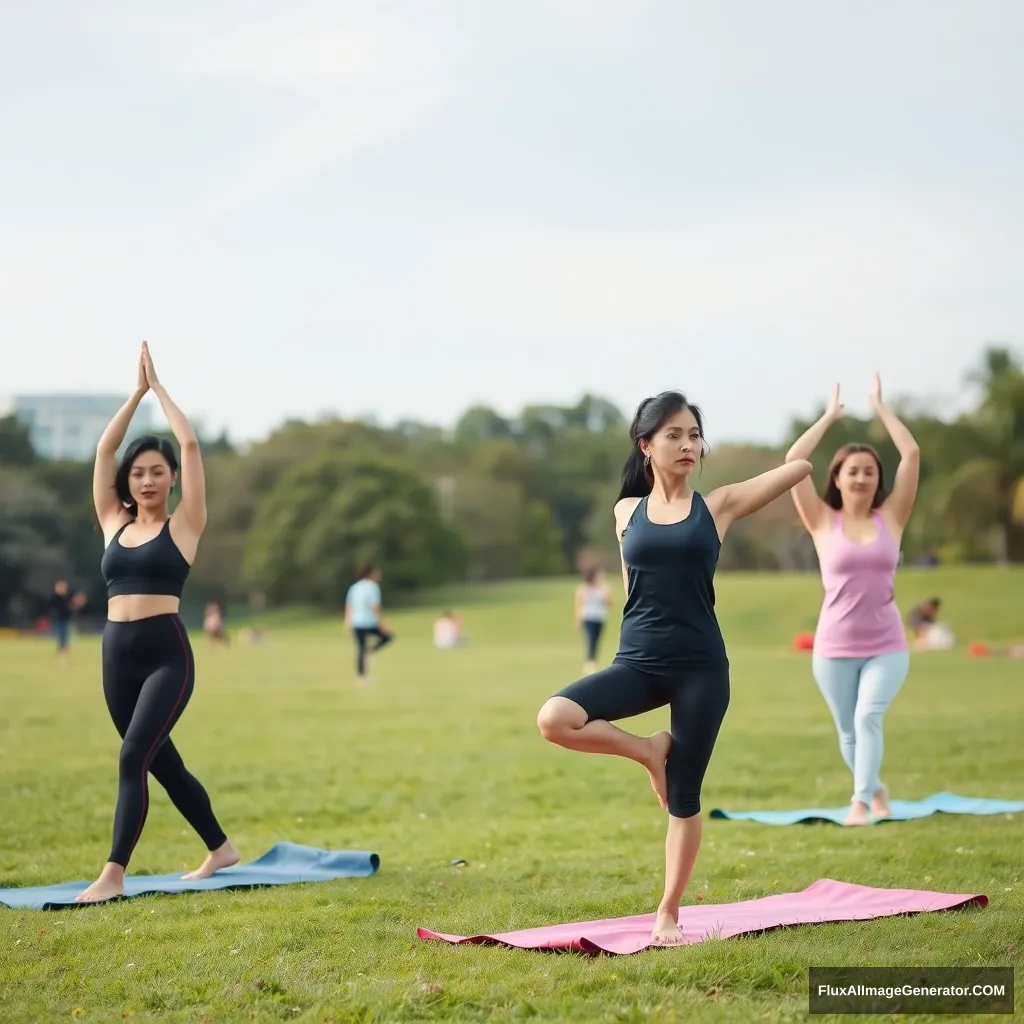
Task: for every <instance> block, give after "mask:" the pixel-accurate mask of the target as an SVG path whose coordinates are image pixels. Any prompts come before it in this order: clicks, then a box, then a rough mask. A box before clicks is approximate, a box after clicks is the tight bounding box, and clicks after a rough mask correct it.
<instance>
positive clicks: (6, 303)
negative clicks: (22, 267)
mask: <svg viewBox="0 0 1024 1024" xmlns="http://www.w3.org/2000/svg"><path fill="white" fill-rule="evenodd" d="M50 290H51V289H50V282H49V280H48V279H47V278H46V277H45V276H44V275H43V274H38V273H24V272H20V273H14V272H12V273H4V272H3V271H0V313H8V312H11V311H13V310H15V309H24V308H25V307H28V306H37V305H39V304H40V303H42V302H44V301H45V300H46V298H47V296H48V295H49V294H50Z"/></svg>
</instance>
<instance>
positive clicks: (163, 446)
mask: <svg viewBox="0 0 1024 1024" xmlns="http://www.w3.org/2000/svg"><path fill="white" fill-rule="evenodd" d="M143 452H159V453H160V454H161V455H162V456H163V457H164V459H165V460H166V461H167V465H168V466H170V468H171V472H172V473H177V472H178V456H177V453H176V452H175V451H174V446H173V445H172V444H171V442H170V441H168V440H167V439H166V438H163V437H156V436H155V435H153V434H144V435H143V436H142V437H137V438H135V440H134V441H132V443H131V444H130V445H128V447H127V448H125V450H124V458H122V459H121V465H120V466H118V467H117V476H115V477H114V489H115V490H116V491H117V497H118V498H119V500H120V502H121V504H122V505H124V507H125V510H126V511H127V512H128V514H129V515H130V516H131V517H132V518H133V519H134V518H135V516H136V515H138V512H139V508H138V506H137V505H136V503H135V499H134V498H133V497H132V489H131V487H129V486H128V477H129V476H130V475H131V472H132V465H133V464H134V463H135V460H136V459H137V458H138V457H139V456H140V455H141V454H142V453H143Z"/></svg>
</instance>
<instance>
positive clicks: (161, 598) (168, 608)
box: [107, 594, 181, 622]
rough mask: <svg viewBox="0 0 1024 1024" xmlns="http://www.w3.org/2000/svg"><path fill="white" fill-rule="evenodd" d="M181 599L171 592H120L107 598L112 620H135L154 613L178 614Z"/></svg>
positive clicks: (149, 616) (108, 611) (108, 616)
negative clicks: (173, 595) (172, 595)
mask: <svg viewBox="0 0 1024 1024" xmlns="http://www.w3.org/2000/svg"><path fill="white" fill-rule="evenodd" d="M180 605H181V599H180V598H177V597H171V595H169V594H119V595H118V596H117V597H111V598H108V599H107V618H108V619H109V620H110V621H111V622H135V621H136V620H137V619H150V618H152V617H153V616H154V615H177V614H178V608H179V606H180Z"/></svg>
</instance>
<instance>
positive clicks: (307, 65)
mask: <svg viewBox="0 0 1024 1024" xmlns="http://www.w3.org/2000/svg"><path fill="white" fill-rule="evenodd" d="M392 49H393V48H392V47H391V46H390V45H389V40H388V39H387V38H386V37H385V36H383V35H381V34H380V33H376V32H367V31H353V30H347V29H341V28H338V27H336V26H318V27H314V28H295V27H291V28H280V29H266V28H261V29H258V30H249V31H246V32H242V33H239V34H237V35H235V36H231V37H227V38H224V37H222V38H219V39H214V40H210V41H208V42H207V43H205V44H203V45H202V46H201V47H199V49H198V50H197V51H196V52H195V53H193V54H192V55H191V57H190V59H189V62H188V68H189V70H190V71H192V72H193V73H195V74H200V75H206V76H210V77H214V78H221V79H226V80H230V81H239V82H249V83H254V82H256V83H262V84H266V85H271V86H290V85H307V84H309V83H325V82H344V83H349V82H368V81H373V80H375V79H378V78H379V77H380V76H381V74H382V73H385V72H386V71H387V70H388V66H389V64H392V62H393V60H394V55H393V53H392V52H390V51H391V50H392Z"/></svg>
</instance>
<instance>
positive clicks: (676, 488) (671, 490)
mask: <svg viewBox="0 0 1024 1024" xmlns="http://www.w3.org/2000/svg"><path fill="white" fill-rule="evenodd" d="M690 492H691V488H690V481H689V479H688V478H687V477H685V476H677V477H663V476H656V477H655V478H654V486H653V487H652V488H651V497H652V498H655V499H656V500H658V501H661V502H664V503H665V504H666V505H667V504H669V503H670V502H673V501H676V500H677V499H679V498H686V497H689V495H690Z"/></svg>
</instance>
